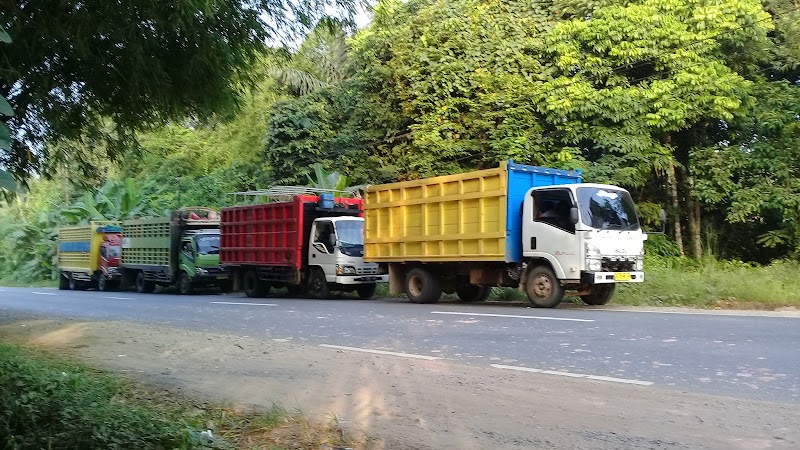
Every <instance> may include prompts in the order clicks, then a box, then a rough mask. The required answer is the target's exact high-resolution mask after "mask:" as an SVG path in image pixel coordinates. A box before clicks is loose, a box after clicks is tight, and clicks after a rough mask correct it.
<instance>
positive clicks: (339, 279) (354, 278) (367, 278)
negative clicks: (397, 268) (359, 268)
mask: <svg viewBox="0 0 800 450" xmlns="http://www.w3.org/2000/svg"><path fill="white" fill-rule="evenodd" d="M335 282H336V283H338V284H365V283H388V282H389V275H337V276H336V281H335Z"/></svg>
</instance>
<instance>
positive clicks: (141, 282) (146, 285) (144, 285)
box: [136, 272, 156, 294]
mask: <svg viewBox="0 0 800 450" xmlns="http://www.w3.org/2000/svg"><path fill="white" fill-rule="evenodd" d="M155 290H156V284H155V283H154V282H152V281H148V280H146V279H145V277H144V272H139V273H137V274H136V292H138V293H140V294H149V293H151V292H153V291H155Z"/></svg>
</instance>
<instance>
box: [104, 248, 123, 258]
mask: <svg viewBox="0 0 800 450" xmlns="http://www.w3.org/2000/svg"><path fill="white" fill-rule="evenodd" d="M121 253H122V247H120V246H119V245H111V246H109V247H108V250H107V251H106V258H108V259H111V258H119V255H120V254H121Z"/></svg>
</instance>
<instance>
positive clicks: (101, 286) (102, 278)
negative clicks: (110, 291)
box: [97, 275, 106, 291]
mask: <svg viewBox="0 0 800 450" xmlns="http://www.w3.org/2000/svg"><path fill="white" fill-rule="evenodd" d="M97 288H98V289H100V290H101V291H105V290H106V277H105V276H103V275H100V278H99V279H98V280H97Z"/></svg>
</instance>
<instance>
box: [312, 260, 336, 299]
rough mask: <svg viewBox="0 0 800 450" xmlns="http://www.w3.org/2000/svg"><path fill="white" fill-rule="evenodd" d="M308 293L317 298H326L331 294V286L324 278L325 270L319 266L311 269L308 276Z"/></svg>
mask: <svg viewBox="0 0 800 450" xmlns="http://www.w3.org/2000/svg"><path fill="white" fill-rule="evenodd" d="M308 293H309V294H310V295H311V297H313V298H317V299H326V298H330V296H331V288H330V286H328V280H326V279H325V272H323V271H322V269H320V268H319V267H315V268H313V269H311V275H310V276H309V277H308Z"/></svg>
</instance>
